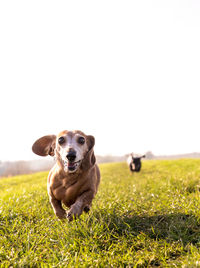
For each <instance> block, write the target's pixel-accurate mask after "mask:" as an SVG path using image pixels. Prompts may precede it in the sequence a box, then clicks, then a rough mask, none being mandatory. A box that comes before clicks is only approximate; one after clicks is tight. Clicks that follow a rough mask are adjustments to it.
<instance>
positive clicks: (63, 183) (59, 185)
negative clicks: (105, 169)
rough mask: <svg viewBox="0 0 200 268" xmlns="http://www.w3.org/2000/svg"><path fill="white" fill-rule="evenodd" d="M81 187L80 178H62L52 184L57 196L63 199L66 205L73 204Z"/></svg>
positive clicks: (58, 198)
mask: <svg viewBox="0 0 200 268" xmlns="http://www.w3.org/2000/svg"><path fill="white" fill-rule="evenodd" d="M81 188H82V187H81V183H80V182H79V181H78V180H67V179H62V180H60V181H59V182H58V181H56V183H52V185H51V189H52V192H53V195H54V196H55V198H56V199H57V200H60V201H62V202H63V203H64V204H65V205H66V206H71V205H72V204H73V203H74V202H75V201H76V199H77V197H78V196H79V194H80V192H81Z"/></svg>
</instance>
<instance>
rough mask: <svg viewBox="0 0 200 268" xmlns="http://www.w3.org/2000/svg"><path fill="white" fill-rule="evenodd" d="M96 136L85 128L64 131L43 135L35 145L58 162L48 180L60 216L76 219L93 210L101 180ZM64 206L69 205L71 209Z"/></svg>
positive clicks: (51, 197) (53, 205)
mask: <svg viewBox="0 0 200 268" xmlns="http://www.w3.org/2000/svg"><path fill="white" fill-rule="evenodd" d="M94 144H95V138H94V137H93V136H91V135H85V134H84V133H83V132H82V131H79V130H74V131H68V130H65V131H62V132H60V133H59V134H58V135H57V136H56V135H47V136H43V137H41V138H40V139H38V140H36V142H35V143H34V144H33V146H32V151H33V152H34V153H35V154H37V155H40V156H47V155H50V156H54V157H55V159H56V163H55V165H54V166H53V168H52V169H51V170H50V172H49V175H48V179H47V190H48V195H49V199H50V203H51V205H52V207H53V210H54V213H55V215H56V216H57V217H58V218H59V219H66V218H67V219H68V220H69V221H72V220H73V219H76V218H77V217H79V216H80V215H81V214H82V212H83V211H85V212H88V211H89V210H90V207H91V204H92V200H93V198H94V197H95V195H96V193H97V189H98V186H99V183H100V170H99V167H98V166H97V164H96V158H95V155H94V150H93V147H94ZM63 205H65V206H66V207H68V208H69V211H68V212H67V211H66V210H65V209H64V208H63Z"/></svg>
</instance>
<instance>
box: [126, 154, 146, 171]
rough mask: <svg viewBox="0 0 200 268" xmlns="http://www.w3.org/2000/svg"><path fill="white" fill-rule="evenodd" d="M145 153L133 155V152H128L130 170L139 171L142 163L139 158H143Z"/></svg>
mask: <svg viewBox="0 0 200 268" xmlns="http://www.w3.org/2000/svg"><path fill="white" fill-rule="evenodd" d="M144 157H145V155H142V156H134V154H133V153H132V154H130V155H129V157H128V160H127V162H128V165H129V169H130V171H131V172H140V170H141V167H142V163H141V158H144Z"/></svg>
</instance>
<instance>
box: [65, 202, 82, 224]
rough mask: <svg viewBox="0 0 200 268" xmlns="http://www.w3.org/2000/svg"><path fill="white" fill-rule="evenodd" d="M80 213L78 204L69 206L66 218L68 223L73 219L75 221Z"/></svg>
mask: <svg viewBox="0 0 200 268" xmlns="http://www.w3.org/2000/svg"><path fill="white" fill-rule="evenodd" d="M81 213H82V209H81V207H80V206H79V205H78V204H76V203H75V204H74V205H72V206H71V208H70V210H69V211H68V213H67V218H68V220H69V221H72V220H73V219H76V218H77V217H79V216H80V215H81Z"/></svg>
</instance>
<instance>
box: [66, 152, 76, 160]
mask: <svg viewBox="0 0 200 268" xmlns="http://www.w3.org/2000/svg"><path fill="white" fill-rule="evenodd" d="M66 157H67V159H68V160H69V161H71V162H72V161H74V160H75V158H76V152H75V151H69V152H68V154H67V155H66Z"/></svg>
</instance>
